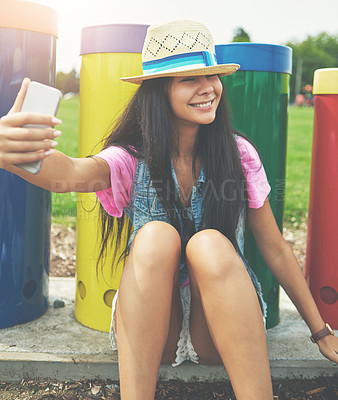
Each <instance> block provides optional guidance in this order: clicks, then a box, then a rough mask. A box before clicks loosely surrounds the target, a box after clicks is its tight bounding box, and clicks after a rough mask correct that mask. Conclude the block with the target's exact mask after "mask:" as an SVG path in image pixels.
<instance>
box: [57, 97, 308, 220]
mask: <svg viewBox="0 0 338 400" xmlns="http://www.w3.org/2000/svg"><path fill="white" fill-rule="evenodd" d="M57 116H58V117H59V118H60V119H61V120H62V121H63V125H62V126H61V130H62V132H63V133H62V136H61V137H60V138H59V140H58V142H59V145H58V147H57V149H58V150H60V151H62V152H64V153H66V154H67V155H69V156H71V157H77V154H78V131H79V122H78V118H79V98H78V97H74V98H72V99H69V100H62V101H61V104H60V107H59V111H58V115H57ZM312 126H313V108H312V107H305V108H299V107H290V108H289V114H288V146H287V160H286V194H285V205H284V221H285V223H287V224H293V225H294V226H295V227H297V225H298V224H299V223H300V222H301V221H304V220H305V219H306V217H307V210H308V201H309V182H310V168H311V147H312ZM52 215H53V222H56V223H59V224H63V225H70V226H75V224H76V194H75V193H66V194H57V193H53V214H52Z"/></svg>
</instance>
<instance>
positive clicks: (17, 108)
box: [9, 78, 30, 114]
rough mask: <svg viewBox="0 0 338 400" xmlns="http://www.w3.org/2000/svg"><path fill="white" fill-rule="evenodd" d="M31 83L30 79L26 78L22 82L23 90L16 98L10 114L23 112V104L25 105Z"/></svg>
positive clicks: (21, 89)
mask: <svg viewBox="0 0 338 400" xmlns="http://www.w3.org/2000/svg"><path fill="white" fill-rule="evenodd" d="M29 82H30V79H29V78H25V79H24V80H23V81H22V84H21V88H20V90H19V93H18V94H17V96H16V99H15V102H14V104H13V107H12V108H11V109H10V111H9V114H12V113H16V112H19V111H21V108H22V104H23V101H24V99H25V96H26V93H27V89H28V85H29Z"/></svg>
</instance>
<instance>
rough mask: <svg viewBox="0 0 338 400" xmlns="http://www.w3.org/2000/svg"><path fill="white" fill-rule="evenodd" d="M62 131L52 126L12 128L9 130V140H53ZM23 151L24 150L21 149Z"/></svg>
mask: <svg viewBox="0 0 338 400" xmlns="http://www.w3.org/2000/svg"><path fill="white" fill-rule="evenodd" d="M61 134H62V133H61V132H60V131H58V130H55V129H53V128H46V129H42V128H12V129H11V131H10V136H9V135H8V138H9V139H10V140H18V141H36V140H40V141H41V140H46V139H49V140H53V139H55V138H57V137H58V136H60V135H61ZM23 151H25V150H23Z"/></svg>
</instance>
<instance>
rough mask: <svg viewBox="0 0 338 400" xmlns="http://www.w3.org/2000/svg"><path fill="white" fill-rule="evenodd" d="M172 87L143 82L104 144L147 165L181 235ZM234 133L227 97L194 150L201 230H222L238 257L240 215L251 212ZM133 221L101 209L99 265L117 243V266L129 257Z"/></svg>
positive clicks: (159, 82)
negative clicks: (202, 179)
mask: <svg viewBox="0 0 338 400" xmlns="http://www.w3.org/2000/svg"><path fill="white" fill-rule="evenodd" d="M170 84H171V78H157V79H150V80H146V81H144V82H143V83H142V84H141V86H140V87H139V89H138V90H137V91H136V93H135V95H134V96H133V98H132V99H131V101H130V102H129V104H128V106H127V107H126V110H125V111H124V113H123V114H122V115H121V117H120V118H119V120H118V121H117V122H116V123H115V125H114V127H113V128H112V131H111V133H110V134H109V136H108V137H107V138H106V139H105V140H104V148H107V147H109V146H120V147H123V148H124V149H125V150H126V151H127V152H128V153H130V154H131V155H133V156H135V157H137V158H141V159H144V160H145V161H146V164H147V167H148V170H149V173H150V179H151V181H152V183H153V186H154V187H155V189H156V192H157V195H158V197H159V199H160V201H161V203H162V205H163V207H164V209H165V211H166V214H167V215H168V217H169V218H170V222H171V224H172V225H173V226H174V227H175V228H176V229H177V230H178V232H180V222H179V218H178V215H177V213H176V211H175V207H176V209H178V210H180V209H181V207H182V204H181V202H180V200H179V197H178V195H177V193H176V188H175V183H174V180H173V177H172V173H171V157H172V155H173V154H175V151H176V150H177V149H176V148H175V146H174V145H173V143H174V140H173V139H174V137H175V135H176V138H178V133H177V129H176V124H175V117H174V114H173V112H172V110H171V106H170V103H169V96H168V91H169V88H170ZM235 133H236V134H239V135H242V134H240V133H239V132H237V131H234V130H233V128H232V127H231V123H230V118H229V113H228V107H227V99H226V96H225V94H223V95H222V96H221V99H220V103H219V105H218V108H217V112H216V118H215V120H214V121H213V122H212V123H211V124H208V125H201V126H200V128H199V132H198V135H197V140H196V143H195V147H194V150H193V171H194V175H195V179H197V178H198V177H197V176H196V168H195V165H196V159H197V157H199V159H200V161H201V164H202V165H203V167H204V171H205V176H206V184H205V191H204V195H203V214H202V221H201V225H200V230H202V229H207V228H213V229H217V230H218V231H220V232H221V233H223V234H224V235H225V236H226V237H227V238H228V239H229V240H230V241H231V243H232V244H233V245H234V247H235V249H236V250H237V251H239V247H238V243H237V240H236V227H237V224H238V220H239V217H240V215H241V213H242V212H244V210H245V209H246V206H247V194H246V181H245V177H244V174H243V171H242V165H241V160H240V155H239V151H238V148H237V143H236V138H235V136H234V134H235ZM242 136H244V135H242ZM131 146H132V147H131ZM128 221H129V220H128V218H127V217H126V216H125V215H123V216H122V217H120V218H117V217H112V216H110V215H108V214H107V213H106V212H105V211H104V209H103V208H102V206H101V222H102V224H101V225H102V237H101V249H100V259H103V258H104V257H105V254H106V251H107V248H108V246H110V245H111V244H112V240H113V239H115V241H114V246H115V253H114V260H115V257H116V255H117V253H118V250H119V251H120V252H121V250H122V253H121V255H120V258H121V257H125V256H126V255H127V254H126V247H127V246H126V245H127V242H128V241H129V238H130V235H131V232H132V226H131V223H130V222H128ZM127 223H128V226H127V227H126V229H127V234H125V235H123V237H124V241H123V243H122V241H121V236H122V235H121V234H122V231H123V229H125V228H124V227H125V226H126V224H127Z"/></svg>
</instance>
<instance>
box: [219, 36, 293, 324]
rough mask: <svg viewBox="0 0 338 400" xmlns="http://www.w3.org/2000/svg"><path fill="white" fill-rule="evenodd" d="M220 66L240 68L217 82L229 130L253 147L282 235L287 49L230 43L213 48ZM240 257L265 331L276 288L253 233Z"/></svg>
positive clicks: (275, 310)
mask: <svg viewBox="0 0 338 400" xmlns="http://www.w3.org/2000/svg"><path fill="white" fill-rule="evenodd" d="M216 56H217V61H218V62H219V63H226V62H234V63H238V64H240V66H241V67H240V69H239V70H238V71H237V72H236V73H235V74H234V75H230V76H225V77H223V78H222V81H223V83H224V85H225V88H226V93H227V96H228V98H229V103H230V107H231V111H230V112H231V116H232V123H233V126H234V127H235V128H236V129H237V130H239V131H240V132H243V133H244V134H245V135H247V136H248V137H249V138H250V139H251V140H252V142H253V143H254V144H255V146H256V147H257V149H258V150H259V153H260V155H261V159H262V162H263V165H264V168H265V170H266V173H267V176H268V180H269V183H270V185H271V193H270V195H269V201H270V204H271V208H272V211H273V213H274V215H275V218H276V221H277V224H278V226H279V229H280V230H281V231H282V224H283V208H284V189H285V160H286V138H287V108H288V99H289V79H290V74H291V67H292V49H291V48H289V47H287V46H279V45H272V44H263V43H229V44H225V45H217V46H216ZM247 236H248V237H247V241H246V242H247V243H246V250H245V254H246V257H247V259H248V261H249V263H250V265H251V266H252V268H253V270H254V271H255V273H256V275H257V277H258V279H259V281H260V282H261V284H262V289H263V296H264V299H265V301H266V303H267V320H266V326H267V328H271V327H273V326H275V325H276V324H277V323H278V321H279V285H278V282H277V281H276V279H275V278H274V277H273V275H272V273H271V272H270V270H269V269H268V268H267V266H266V264H265V263H264V261H263V259H262V257H261V255H260V253H259V251H258V248H257V246H256V244H255V241H254V239H253V236H252V234H251V233H250V232H249V233H248V235H247Z"/></svg>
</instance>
